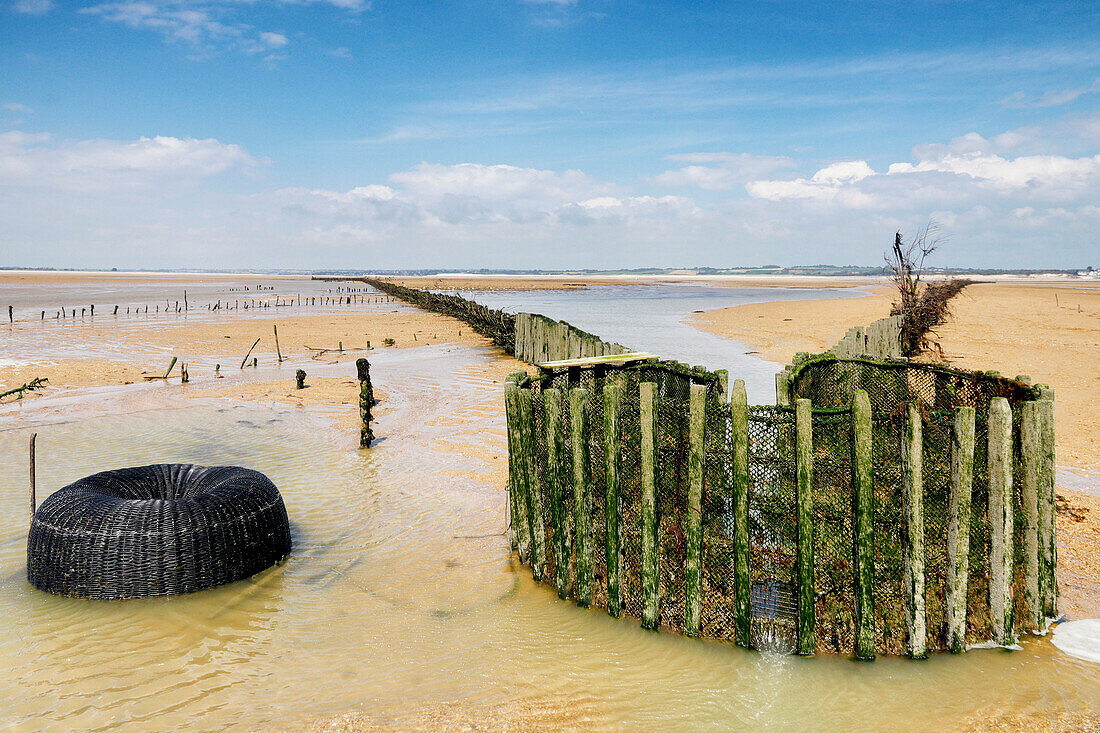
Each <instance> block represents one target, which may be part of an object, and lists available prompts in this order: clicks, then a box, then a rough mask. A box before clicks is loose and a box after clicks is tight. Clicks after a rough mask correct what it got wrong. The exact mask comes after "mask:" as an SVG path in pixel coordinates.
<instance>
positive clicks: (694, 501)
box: [683, 384, 707, 636]
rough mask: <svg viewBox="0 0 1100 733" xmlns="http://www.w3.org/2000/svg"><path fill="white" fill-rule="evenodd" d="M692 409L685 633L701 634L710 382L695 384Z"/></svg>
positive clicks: (690, 414)
mask: <svg viewBox="0 0 1100 733" xmlns="http://www.w3.org/2000/svg"><path fill="white" fill-rule="evenodd" d="M689 394H690V397H689V403H688V404H689V408H688V471H687V474H688V476H687V477H688V486H687V506H686V507H685V510H684V520H683V522H684V536H685V538H686V547H685V550H684V633H686V634H687V635H688V636H698V635H699V628H700V625H701V622H702V612H703V456H704V446H705V443H704V439H705V433H706V422H707V385H705V384H692V385H691V387H690V393H689Z"/></svg>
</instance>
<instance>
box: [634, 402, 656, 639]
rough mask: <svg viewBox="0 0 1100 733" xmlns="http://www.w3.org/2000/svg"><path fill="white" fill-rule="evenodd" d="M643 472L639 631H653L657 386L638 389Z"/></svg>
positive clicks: (654, 610)
mask: <svg viewBox="0 0 1100 733" xmlns="http://www.w3.org/2000/svg"><path fill="white" fill-rule="evenodd" d="M638 396H639V418H640V422H641V439H642V441H641V442H642V447H641V470H642V502H641V503H642V517H641V520H642V528H641V529H642V627H643V628H646V629H656V628H657V624H658V623H659V622H660V617H661V598H660V572H659V562H660V558H659V556H658V549H657V522H658V516H657V385H656V384H654V383H653V382H642V383H641V384H639V385H638Z"/></svg>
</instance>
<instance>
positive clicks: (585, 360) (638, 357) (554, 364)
mask: <svg viewBox="0 0 1100 733" xmlns="http://www.w3.org/2000/svg"><path fill="white" fill-rule="evenodd" d="M658 358H660V357H658V356H657V355H656V354H649V353H646V352H643V351H628V352H626V353H623V354H611V355H607V356H585V357H581V358H577V359H559V360H557V361H544V362H541V363H539V364H538V365H537V366H538V367H539V368H540V369H546V370H549V371H553V370H555V369H569V368H570V367H585V366H595V365H597V364H613V365H622V364H626V363H629V362H632V361H649V360H650V359H658Z"/></svg>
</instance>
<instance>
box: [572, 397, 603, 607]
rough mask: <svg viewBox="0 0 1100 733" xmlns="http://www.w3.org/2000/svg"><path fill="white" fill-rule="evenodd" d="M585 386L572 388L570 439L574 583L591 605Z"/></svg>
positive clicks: (579, 599) (582, 601)
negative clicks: (574, 554)
mask: <svg viewBox="0 0 1100 733" xmlns="http://www.w3.org/2000/svg"><path fill="white" fill-rule="evenodd" d="M588 395H589V392H588V390H586V389H581V388H575V389H571V390H569V423H570V433H569V434H570V439H571V446H570V447H571V448H572V453H573V533H574V535H575V540H574V542H575V545H576V548H577V560H576V562H577V568H576V570H577V579H576V583H575V584H574V587H575V590H576V596H577V603H578V604H579V605H581V606H583V607H585V608H587V607H588V606H590V605H592V584H593V574H594V572H595V565H596V563H595V558H594V557H593V551H592V529H591V524H592V478H591V473H592V470H591V465H592V464H591V463H590V460H591V455H590V454H589V445H588V441H589V436H588V413H587V412H586V408H587V406H588Z"/></svg>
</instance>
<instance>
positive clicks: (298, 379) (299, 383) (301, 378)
mask: <svg viewBox="0 0 1100 733" xmlns="http://www.w3.org/2000/svg"><path fill="white" fill-rule="evenodd" d="M294 386H295V388H296V389H305V388H306V370H305V369H298V370H297V371H295V372H294Z"/></svg>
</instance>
